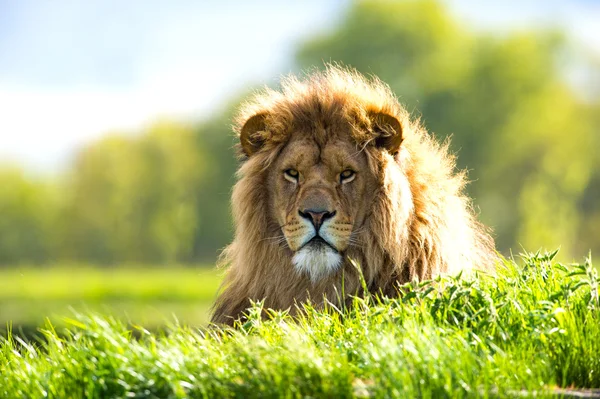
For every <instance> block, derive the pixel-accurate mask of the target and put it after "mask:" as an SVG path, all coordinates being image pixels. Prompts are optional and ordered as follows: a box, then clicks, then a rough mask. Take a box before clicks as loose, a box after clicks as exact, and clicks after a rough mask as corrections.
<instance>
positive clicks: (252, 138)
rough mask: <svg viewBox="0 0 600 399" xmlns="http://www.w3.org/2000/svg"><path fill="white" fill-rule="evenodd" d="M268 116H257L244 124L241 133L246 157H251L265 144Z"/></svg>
mask: <svg viewBox="0 0 600 399" xmlns="http://www.w3.org/2000/svg"><path fill="white" fill-rule="evenodd" d="M266 118H267V114H264V113H260V114H256V115H254V116H253V117H251V118H250V119H248V120H247V121H246V123H244V126H243V127H242V130H241V131H240V144H241V145H242V150H243V151H244V154H246V156H248V157H249V156H251V155H252V154H254V153H255V152H256V151H258V150H260V148H261V147H262V146H263V144H264V131H265V130H266V127H267V125H266Z"/></svg>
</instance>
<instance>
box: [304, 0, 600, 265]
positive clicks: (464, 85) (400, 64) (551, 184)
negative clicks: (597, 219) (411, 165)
mask: <svg viewBox="0 0 600 399" xmlns="http://www.w3.org/2000/svg"><path fill="white" fill-rule="evenodd" d="M564 44H565V41H564V40H563V39H562V38H561V36H560V35H558V34H556V33H555V32H537V33H518V34H512V35H507V36H505V37H501V38H492V37H488V36H486V35H481V34H475V33H473V32H469V31H466V30H465V29H463V28H462V26H461V24H460V23H459V22H458V21H457V20H455V19H454V18H453V17H452V16H451V15H450V13H449V12H448V11H447V10H446V9H445V8H444V7H443V6H442V5H441V4H440V3H439V2H436V1H403V2H391V1H360V2H356V3H353V5H352V6H351V7H350V8H349V10H348V12H347V14H346V15H345V16H344V17H343V18H342V21H341V24H340V26H339V28H337V29H334V30H333V31H331V32H328V33H326V34H325V35H323V36H321V37H317V38H315V39H312V40H309V41H307V42H306V43H304V44H303V45H302V46H301V47H300V49H299V51H298V53H297V62H298V64H299V66H300V67H302V68H306V67H311V66H314V65H322V64H323V63H322V61H323V60H324V61H333V62H340V63H342V64H344V65H348V66H352V67H355V68H357V69H358V70H359V71H361V72H363V73H366V74H374V75H377V76H379V77H380V78H381V79H382V80H384V81H385V82H387V83H388V84H389V85H390V87H391V88H392V90H393V91H394V92H395V93H396V94H397V95H398V96H399V98H400V100H401V101H402V102H403V103H405V105H406V106H407V107H408V109H409V110H411V111H413V112H418V114H420V115H422V119H423V121H424V123H425V125H426V126H427V127H428V129H429V130H430V131H432V132H434V133H435V134H436V135H438V136H439V137H440V138H445V137H448V136H452V148H453V149H454V151H455V152H456V153H457V154H458V166H459V167H460V168H461V169H462V168H467V169H468V170H469V177H470V179H471V180H472V183H471V185H470V187H469V190H470V193H471V195H472V196H473V197H474V198H475V203H476V205H477V206H478V207H479V208H480V209H481V218H482V220H483V221H484V222H485V223H487V224H489V225H491V226H493V227H494V230H495V235H496V238H497V244H498V247H499V249H501V250H503V251H505V252H506V251H508V249H509V248H516V249H517V251H519V250H520V245H521V244H522V245H523V246H525V247H526V248H528V249H534V248H537V247H540V246H545V247H548V248H553V247H558V246H561V245H562V248H563V255H565V254H567V255H569V256H570V255H574V254H573V250H574V249H575V248H577V249H578V250H580V249H581V248H582V247H585V248H592V247H595V248H598V249H600V240H599V239H598V238H597V237H598V236H589V235H585V234H581V233H582V231H581V228H582V225H581V224H582V219H584V218H585V217H586V215H580V214H579V213H578V210H579V209H581V207H579V208H578V202H579V200H580V199H582V197H583V196H584V193H585V192H586V190H588V189H589V188H590V186H591V185H592V181H591V171H592V170H594V165H596V168H597V167H598V166H597V164H595V163H594V162H595V161H594V159H593V154H592V152H591V151H590V148H592V147H591V145H592V140H593V137H594V132H597V129H598V123H597V121H594V120H592V118H591V117H590V113H589V109H588V107H587V106H586V105H585V104H584V103H583V101H582V100H581V98H580V96H578V94H577V93H576V92H575V90H574V89H573V88H572V87H571V86H569V85H567V84H566V83H565V79H564V70H563V69H562V68H561V67H562V65H561V64H560V63H559V56H560V55H561V53H562V49H563V48H564V47H563V46H564ZM596 170H597V169H596ZM588 207H589V204H588ZM592 208H594V212H596V214H597V213H598V205H597V204H594V205H593V206H592ZM577 256H581V253H578V254H577Z"/></svg>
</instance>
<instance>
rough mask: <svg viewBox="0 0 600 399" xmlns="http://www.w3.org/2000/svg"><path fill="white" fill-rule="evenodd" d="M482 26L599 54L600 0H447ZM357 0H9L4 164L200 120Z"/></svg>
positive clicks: (269, 78) (2, 42)
mask: <svg viewBox="0 0 600 399" xmlns="http://www.w3.org/2000/svg"><path fill="white" fill-rule="evenodd" d="M446 3H448V4H449V6H450V9H451V10H452V11H453V12H454V13H455V14H456V15H457V16H458V17H459V18H461V19H462V20H464V22H465V24H469V25H471V26H473V28H474V29H485V30H492V31H497V32H502V31H508V30H512V29H522V28H531V27H533V26H539V27H542V26H547V25H553V26H559V27H562V28H563V29H565V30H566V31H567V32H568V33H569V34H570V35H571V36H572V37H573V38H574V40H575V41H576V42H577V43H579V44H580V45H581V47H582V48H585V49H593V50H594V51H595V52H596V53H597V54H600V23H598V21H600V1H581V0H579V1H568V0H562V1H559V0H546V1H543V0H535V1H534V0H529V1H503V2H501V1H497V2H482V1H476V0H446ZM348 4H349V3H348V1H344V0H332V1H319V0H308V1H302V2H298V1H291V0H289V1H288V0H284V1H282V0H280V1H277V0H259V1H251V2H250V1H234V0H225V1H219V2H208V1H191V0H179V1H171V2H167V1H161V2H159V1H142V0H130V1H117V0H71V1H67V0H54V1H39V0H12V1H11V0H0V113H1V115H0V162H15V163H18V164H20V165H22V166H24V167H25V168H27V169H29V170H33V171H50V172H52V171H56V170H60V169H61V168H62V167H64V166H65V165H66V164H67V163H68V161H69V159H70V157H71V156H72V154H73V153H74V152H75V151H76V149H77V148H79V147H80V146H82V145H84V144H85V143H88V142H90V141H92V140H95V139H97V138H98V137H100V136H101V135H103V134H106V133H107V132H114V131H124V132H135V131H136V130H139V129H140V128H142V127H143V126H146V125H148V124H149V123H152V121H154V120H156V119H157V118H160V117H170V118H177V119H182V120H196V119H200V118H202V117H205V116H206V115H207V114H209V113H210V112H211V111H213V110H215V109H218V108H219V106H221V105H223V103H224V102H226V101H227V99H228V98H229V97H230V96H232V95H233V94H234V93H235V92H237V91H238V90H240V89H242V88H243V87H245V86H248V85H251V84H257V83H259V84H272V83H274V82H275V78H276V77H277V76H278V75H279V74H280V73H285V72H287V71H288V70H289V68H290V66H291V61H292V56H293V51H294V46H295V44H296V43H297V42H299V41H301V40H302V39H303V38H305V37H309V36H311V35H313V34H315V33H316V32H319V31H323V30H327V29H332V28H334V27H335V24H336V21H337V20H338V19H339V18H340V16H341V15H343V11H344V9H345V8H346V7H347V6H348Z"/></svg>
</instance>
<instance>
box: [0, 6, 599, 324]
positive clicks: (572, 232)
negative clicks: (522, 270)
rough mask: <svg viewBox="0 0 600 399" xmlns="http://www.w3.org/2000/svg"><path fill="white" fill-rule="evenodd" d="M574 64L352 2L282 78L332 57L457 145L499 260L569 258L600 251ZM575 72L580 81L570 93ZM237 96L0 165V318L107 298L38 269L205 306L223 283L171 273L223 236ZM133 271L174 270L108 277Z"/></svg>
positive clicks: (532, 35) (592, 166) (440, 20)
mask: <svg viewBox="0 0 600 399" xmlns="http://www.w3.org/2000/svg"><path fill="white" fill-rule="evenodd" d="M572 55H573V52H572V47H571V44H570V42H569V41H568V39H567V38H564V37H563V36H562V35H561V33H560V32H557V31H521V32H516V33H515V32H512V33H506V34H503V35H491V34H486V33H482V32H476V31H472V30H469V29H467V28H465V27H464V26H463V25H462V24H461V23H460V22H459V21H458V20H457V19H456V18H455V17H453V16H452V15H451V14H450V13H449V11H448V10H447V9H446V8H445V7H444V6H443V5H442V4H441V3H440V2H436V1H402V2H391V1H360V2H355V3H352V4H351V5H350V6H349V7H348V9H347V11H346V12H345V14H344V15H342V16H340V19H339V22H338V23H337V25H335V26H331V27H330V28H329V29H328V30H327V31H326V32H325V33H322V34H321V35H319V36H316V37H314V36H311V35H310V34H307V37H306V40H305V41H303V42H302V43H299V44H298V48H297V51H296V53H295V56H294V65H293V66H292V68H291V69H292V70H294V71H296V72H300V71H301V70H303V69H306V68H315V67H316V68H320V67H322V66H323V62H328V61H332V62H340V63H343V64H344V65H348V66H352V67H355V68H357V69H358V70H359V71H361V72H363V73H365V74H374V75H377V76H379V77H380V78H381V79H383V80H384V81H386V82H387V83H389V85H390V86H391V88H392V89H393V90H394V92H395V93H396V94H397V95H398V97H399V99H400V101H401V102H402V103H404V104H405V105H406V107H407V108H408V109H409V110H410V111H411V112H412V113H413V115H414V117H415V118H421V119H422V121H423V123H424V124H425V125H426V126H427V128H428V129H429V130H430V131H431V132H432V133H433V134H435V135H436V136H437V137H439V138H440V139H441V140H443V139H445V138H446V137H451V138H452V141H451V143H452V144H451V148H452V150H453V151H454V152H455V153H456V154H457V155H458V167H459V168H466V169H468V170H469V177H470V180H471V181H472V183H471V184H470V186H469V193H470V194H471V195H472V197H473V199H474V205H475V207H476V209H477V210H478V211H480V214H481V215H480V218H481V220H482V221H483V222H484V223H486V224H488V225H490V226H491V227H492V228H493V229H494V235H495V237H496V241H497V245H498V249H499V250H500V251H501V252H503V253H504V254H509V253H510V251H511V249H516V251H517V252H520V249H521V247H522V246H524V247H525V248H528V249H536V248H539V247H547V248H555V247H559V246H560V247H561V248H562V250H561V256H562V259H565V260H567V261H571V260H572V259H574V258H576V259H581V258H582V256H584V255H585V254H587V253H588V250H590V249H591V250H592V251H593V252H600V201H598V198H599V197H600V158H599V157H598V156H596V154H595V151H594V150H593V149H594V148H600V134H598V132H599V129H600V86H598V85H595V86H594V84H593V83H594V82H595V81H594V79H597V78H598V76H600V68H599V64H598V63H597V62H595V61H594V60H593V59H592V58H590V59H581V57H579V58H574V57H573V56H572ZM240 67H243V66H240ZM575 72H576V73H577V74H578V76H583V77H584V82H586V83H587V84H584V85H581V84H579V85H578V84H576V83H574V81H573V79H570V77H571V76H572V75H573V74H574V73H575ZM244 96H245V93H240V95H239V97H237V98H234V99H232V100H231V102H230V103H229V104H226V105H225V106H224V107H223V109H222V111H221V112H218V113H216V114H215V115H213V116H212V117H211V118H209V119H207V120H203V121H199V122H198V123H196V124H183V123H179V122H174V121H162V122H159V123H156V124H155V125H154V126H152V127H151V128H149V129H148V130H147V131H141V132H139V134H138V135H136V136H131V135H124V134H121V132H113V133H112V134H111V135H109V136H107V137H105V138H103V139H101V140H99V141H97V142H95V143H92V144H90V145H88V146H87V147H86V148H83V149H81V151H79V153H78V154H77V156H76V157H75V159H74V161H73V162H72V164H71V165H70V167H69V168H68V170H67V171H66V172H65V173H64V174H63V175H60V176H56V177H52V178H49V177H43V178H40V177H36V176H30V175H28V174H26V173H25V172H24V171H23V170H21V169H19V167H15V166H4V167H0V265H1V266H4V267H7V268H14V267H15V266H19V265H21V269H17V271H10V270H8V271H4V272H2V274H1V275H0V301H2V302H1V309H2V310H1V312H0V313H1V315H2V316H1V317H0V319H2V320H15V322H17V320H18V323H28V322H27V319H30V320H33V323H34V324H35V323H38V322H39V320H38V319H39V317H41V313H40V312H33V313H35V314H36V315H37V316H31V317H29V316H26V315H28V314H30V313H31V309H34V308H37V307H38V306H39V304H40V302H42V301H45V299H42V300H41V301H40V302H27V301H30V300H31V301H35V300H37V299H35V298H38V297H40V298H41V295H42V294H41V293H47V294H48V295H49V297H52V298H53V299H51V301H54V300H57V301H59V300H60V301H62V302H61V303H62V304H61V305H60V306H58V307H56V308H52V309H58V310H57V311H60V310H62V309H63V308H64V307H65V306H63V305H65V304H67V303H69V304H72V303H82V302H83V303H90V302H94V301H96V302H95V303H100V302H101V301H99V300H97V299H98V298H105V297H103V296H102V295H104V294H102V295H100V294H98V295H99V296H98V297H96V299H93V300H92V299H91V298H90V297H89V295H92V294H90V292H95V291H94V289H92V288H89V289H88V288H85V289H82V287H88V286H87V285H86V284H87V283H85V282H81V283H80V280H79V278H80V277H78V276H79V274H78V273H84V272H83V271H81V270H80V269H79V266H77V267H74V268H69V267H68V266H62V268H61V269H60V270H59V271H57V272H56V274H53V273H50V272H48V274H47V275H45V274H44V273H47V272H46V271H43V272H39V273H41V274H38V276H39V277H36V278H33V277H31V278H32V279H33V280H35V281H39V283H38V282H31V281H33V280H27V279H28V278H29V277H28V276H29V275H28V273H32V274H31V275H33V274H35V273H38V272H33V271H31V269H30V268H31V267H34V266H41V267H45V268H48V269H53V268H54V267H55V265H65V264H70V265H73V264H77V265H79V264H89V265H94V266H101V267H108V269H106V270H105V272H104V273H105V274H101V273H100V272H96V271H92V269H89V268H87V267H84V270H90V273H92V275H93V276H95V277H93V278H91V277H90V278H91V279H92V280H93V281H94V284H102V285H104V284H108V285H110V284H112V283H111V281H113V280H112V279H116V280H119V279H121V278H125V277H123V276H131V277H132V278H131V279H130V280H128V281H129V283H124V285H127V286H128V289H127V290H131V293H129V294H126V293H125V292H126V291H127V290H125V289H123V290H122V291H119V293H118V294H106V295H108V296H109V297H110V298H112V299H110V301H113V303H116V302H115V301H116V298H121V299H122V301H121V299H119V300H120V301H121V302H118V305H115V307H119V306H121V305H123V306H124V307H126V306H125V303H126V301H125V297H127V298H129V296H135V297H136V298H138V297H137V296H136V295H137V294H133V293H134V292H138V291H137V290H138V288H139V287H141V286H143V285H145V284H146V283H147V281H152V284H155V285H153V286H155V287H157V288H152V289H148V291H147V292H146V291H144V292H145V293H144V294H143V295H142V294H140V295H142V296H143V298H144V300H147V299H148V298H150V297H151V296H152V295H151V294H149V292H155V293H156V295H157V298H159V299H158V300H159V301H164V300H167V297H169V296H170V295H173V297H178V296H179V295H183V297H185V301H188V300H190V301H191V300H192V299H193V300H194V301H196V300H197V301H200V300H201V298H200V297H202V298H203V299H206V298H208V297H209V296H210V295H208V294H206V295H205V294H203V293H202V292H214V289H215V285H216V280H217V278H213V277H211V278H209V279H206V280H202V282H198V290H199V291H198V293H197V295H198V297H196V296H194V295H195V294H191V292H192V291H194V289H193V288H192V286H193V285H194V282H195V281H196V279H195V277H193V276H191V275H190V274H187V273H188V272H186V271H182V270H181V268H180V267H179V266H181V265H187V266H190V267H192V268H193V269H192V270H195V271H194V272H193V273H195V274H194V276H203V274H202V273H204V272H199V271H197V266H196V265H198V264H199V263H202V264H207V265H211V264H213V263H214V261H215V259H216V256H217V254H218V251H219V250H220V249H221V248H223V247H224V246H225V245H226V244H227V242H228V241H229V240H230V239H231V234H232V231H231V221H230V217H229V208H228V206H229V205H228V201H229V194H230V188H231V185H232V184H233V182H234V173H235V169H236V161H235V158H234V154H233V150H232V147H233V144H234V142H235V140H234V138H233V136H232V133H231V129H230V124H231V115H232V113H233V112H234V110H235V108H236V107H237V105H238V103H239V101H240V100H239V99H243V98H244ZM130 264H138V265H142V264H143V265H150V267H152V268H155V267H164V268H167V269H169V271H168V272H160V273H159V272H155V271H152V270H146V269H144V268H142V266H138V268H137V269H135V268H134V271H123V272H120V271H118V270H117V268H123V267H125V266H126V265H130ZM23 265H25V266H23ZM175 265H179V266H177V267H176V266H175ZM23 267H25V268H23ZM22 270H27V271H26V272H22ZM19 273H25V274H24V277H23V278H22V279H21V277H19V276H20V275H19ZM94 273H96V274H94ZM98 273H100V274H98ZM119 273H121V274H119ZM153 273H159V275H160V277H156V278H154V277H152V276H153ZM146 275H149V276H150V277H147V276H146ZM56 276H58V277H56ZM145 276H146V277H145ZM170 278H172V279H173V280H172V281H180V282H181V286H177V287H176V288H175V286H173V287H174V288H173V289H169V290H167V291H163V290H162V289H161V288H158V287H171V285H169V284H171V283H168V281H171V280H170ZM36 279H37V280H36ZM81 279H83V280H85V279H87V278H86V277H81ZM146 279H148V280H146ZM90 281H91V280H90ZM30 284H31V285H30ZM148 284H150V283H148ZM44 285H47V286H48V287H50V286H52V287H54V288H53V290H55V291H52V290H50V289H49V288H48V287H46V288H44ZM33 286H35V287H38V288H35V289H25V287H29V288H31V287H33ZM75 286H77V287H78V288H77V289H74V287H75ZM202 286H206V287H209V288H206V291H203V290H204V289H203V288H200V287H202ZM14 287H22V288H23V289H22V290H21V289H16V288H14ZM58 287H64V288H63V290H64V292H63V293H62V294H58V293H57V292H58V291H59V290H60V289H59V288H58ZM136 287H137V288H136ZM110 289H112V288H106V290H108V291H110ZM50 291H52V292H50ZM181 292H184V294H181ZM29 293H31V295H32V297H31V298H30V299H28V298H27V295H29ZM94 295H95V294H94ZM111 295H112V296H111ZM188 295H189V296H188ZM127 300H129V299H127ZM168 300H170V299H168ZM178 300H179V299H178ZM110 301H108V302H110ZM207 301H208V299H207ZM46 303H47V304H48V303H52V302H46ZM103 303H104V302H103ZM19 304H22V305H19ZM9 305H10V306H9ZM166 308H170V305H169V306H167V307H166ZM205 308H206V307H204V309H205ZM11 309H12V310H11ZM39 309H44V310H43V312H46V311H48V312H49V311H50V310H49V307H45V308H42V307H40V308H39ZM53 311H54V310H53ZM132 312H133V311H132ZM134 313H137V311H135V312H134ZM157 314H159V315H161V316H160V317H162V315H163V314H164V313H161V312H157ZM141 317H142V318H144V317H146V316H141ZM2 320H0V321H2ZM154 320H156V317H155V318H154ZM190 320H192V321H195V322H198V323H199V322H201V321H202V320H204V318H203V317H190Z"/></svg>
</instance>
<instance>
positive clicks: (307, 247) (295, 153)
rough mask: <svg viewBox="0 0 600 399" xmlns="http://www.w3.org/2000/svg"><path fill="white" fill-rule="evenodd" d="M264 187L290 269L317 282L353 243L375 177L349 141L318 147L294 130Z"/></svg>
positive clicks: (336, 266) (370, 197)
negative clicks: (289, 258) (288, 253)
mask: <svg viewBox="0 0 600 399" xmlns="http://www.w3.org/2000/svg"><path fill="white" fill-rule="evenodd" d="M268 189H269V191H270V192H269V197H270V199H271V208H272V209H270V210H268V211H269V212H270V215H271V218H272V219H274V220H275V221H276V223H277V224H278V225H279V226H280V228H281V232H282V233H283V237H282V238H285V244H286V245H287V246H288V247H289V249H290V250H291V251H292V252H293V259H292V261H293V264H294V266H295V267H296V270H298V271H299V272H302V273H306V274H308V275H309V276H310V278H311V279H312V280H313V281H317V280H319V279H321V278H322V277H324V276H326V275H328V274H330V273H331V272H333V271H335V270H336V269H337V268H338V267H339V266H340V265H341V263H342V259H343V258H342V255H343V253H344V251H346V250H347V248H348V247H349V246H351V245H356V244H357V239H358V238H357V234H358V233H359V232H360V230H361V227H362V226H363V224H364V222H365V217H366V210H367V209H368V208H369V207H368V206H367V204H369V203H370V201H372V199H373V195H374V191H375V178H374V177H373V176H372V174H371V172H370V171H369V168H368V165H367V160H366V156H365V154H364V152H362V151H359V150H358V149H357V146H356V144H355V143H352V142H351V141H350V139H347V140H343V139H336V140H332V141H329V142H327V143H326V144H325V145H321V146H319V145H318V144H317V143H316V142H315V141H314V140H312V139H311V138H310V136H309V135H302V134H296V135H292V137H291V139H290V141H289V142H288V144H287V145H286V146H285V147H284V148H283V150H282V152H281V153H280V155H279V157H278V158H277V160H276V161H275V163H274V165H273V167H272V168H271V170H270V171H269V183H268Z"/></svg>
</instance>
